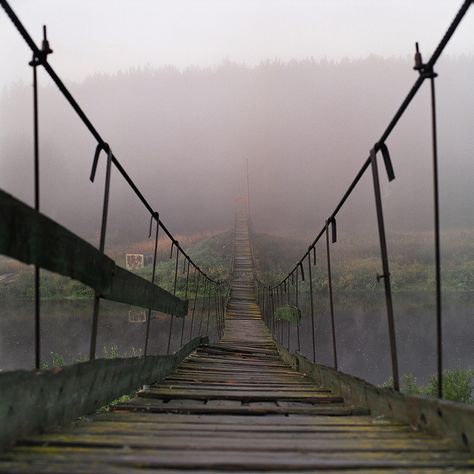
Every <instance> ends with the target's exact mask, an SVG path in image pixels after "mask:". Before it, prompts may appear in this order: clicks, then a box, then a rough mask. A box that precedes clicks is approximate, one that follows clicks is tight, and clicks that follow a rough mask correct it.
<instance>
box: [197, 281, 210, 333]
mask: <svg viewBox="0 0 474 474" xmlns="http://www.w3.org/2000/svg"><path fill="white" fill-rule="evenodd" d="M207 287H208V281H207V278H206V279H205V280H204V291H203V294H202V307H201V314H200V317H199V335H200V336H201V335H202V334H201V330H202V318H203V315H204V307H205V305H206V291H207Z"/></svg>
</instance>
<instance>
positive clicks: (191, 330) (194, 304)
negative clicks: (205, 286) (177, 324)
mask: <svg viewBox="0 0 474 474" xmlns="http://www.w3.org/2000/svg"><path fill="white" fill-rule="evenodd" d="M196 273H197V278H196ZM194 279H195V281H196V293H195V294H194V302H193V310H192V312H191V327H190V328H189V340H191V339H192V337H193V326H194V313H195V311H196V302H197V297H198V294H199V281H200V279H201V273H200V272H198V269H197V268H194Z"/></svg>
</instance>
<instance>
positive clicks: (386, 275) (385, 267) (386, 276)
mask: <svg viewBox="0 0 474 474" xmlns="http://www.w3.org/2000/svg"><path fill="white" fill-rule="evenodd" d="M370 163H371V167H372V178H373V182H374V196H375V208H376V211H377V224H378V229H379V240H380V254H381V258H382V271H383V274H382V275H378V276H377V279H378V280H380V279H381V278H382V279H383V281H384V287H385V304H386V306H387V319H388V332H389V338H390V353H391V359H392V377H393V388H394V389H395V390H397V391H399V390H400V381H399V375H398V356H397V342H396V334H395V321H394V317H393V302H392V289H391V285H390V268H389V264H388V252H387V240H386V236H385V224H384V218H383V207H382V195H381V192H380V181H379V173H378V168H377V151H376V149H375V147H374V148H372V150H371V151H370Z"/></svg>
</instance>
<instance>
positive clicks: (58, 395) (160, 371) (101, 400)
mask: <svg viewBox="0 0 474 474" xmlns="http://www.w3.org/2000/svg"><path fill="white" fill-rule="evenodd" d="M202 341H203V338H202V337H197V338H195V339H193V340H192V341H190V342H189V343H188V344H186V345H185V346H184V347H183V348H181V349H180V350H179V351H178V352H176V353H174V354H170V355H166V356H147V357H133V358H128V359H109V360H105V359H101V360H93V361H89V362H82V363H79V364H74V365H71V366H67V367H64V368H61V369H52V370H47V371H46V370H42V371H38V372H29V371H25V370H18V371H13V372H4V373H0V393H1V394H2V395H1V397H0V427H1V429H0V448H4V447H5V446H8V445H9V444H11V442H12V441H13V440H15V439H17V438H19V437H20V436H25V435H27V434H29V433H32V432H36V431H40V430H44V429H45V428H46V427H48V426H51V425H56V424H64V423H67V422H69V421H71V420H72V419H74V418H76V417H78V416H82V415H85V414H88V413H91V412H93V411H95V410H97V409H98V408H99V407H101V406H103V405H106V404H107V403H109V402H110V401H112V400H114V399H116V398H118V397H120V396H121V395H123V394H125V393H130V392H132V391H134V390H136V389H138V388H139V387H141V386H142V385H144V384H150V383H151V382H154V381H156V380H159V379H161V378H163V377H165V376H166V375H168V374H169V373H171V372H172V371H173V369H174V368H175V367H176V366H177V365H178V364H179V363H180V362H181V361H182V360H183V359H184V358H185V357H187V356H188V355H189V354H190V353H191V352H192V351H193V350H195V349H196V347H197V346H199V344H200V343H201V342H202Z"/></svg>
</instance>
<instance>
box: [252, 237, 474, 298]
mask: <svg viewBox="0 0 474 474" xmlns="http://www.w3.org/2000/svg"><path fill="white" fill-rule="evenodd" d="M323 244H324V242H321V245H319V244H318V245H317V248H316V255H317V265H316V267H312V272H313V289H314V290H315V291H326V290H327V269H326V268H327V267H326V250H325V245H323ZM253 247H254V256H255V260H256V263H257V269H258V274H259V279H260V280H261V281H263V282H265V283H266V284H269V285H275V284H277V283H279V282H280V281H281V280H282V279H283V278H284V277H286V275H287V274H288V272H289V271H290V270H292V269H293V268H294V265H295V264H296V262H297V261H299V259H300V258H301V257H302V256H303V255H304V253H305V252H306V250H307V248H308V247H307V242H306V241H300V240H295V239H285V238H282V237H275V236H272V235H268V234H254V235H253ZM388 250H389V259H390V274H391V283H392V290H393V291H395V292H397V291H434V288H435V269H434V258H433V238H432V235H431V233H429V232H413V233H399V234H394V235H392V236H391V239H390V240H389V241H388ZM331 266H332V279H333V288H334V290H335V291H353V292H373V291H382V290H383V283H381V282H377V279H376V276H377V274H380V273H382V271H381V261H380V250H379V246H378V242H377V240H374V236H373V235H367V236H365V237H364V236H360V235H359V236H358V237H357V238H356V237H355V236H351V235H350V234H344V233H340V234H339V237H338V242H337V243H335V244H331ZM304 271H305V275H306V277H307V273H308V262H307V260H305V262H304ZM300 281H301V277H300ZM442 288H443V290H444V291H459V292H470V291H473V290H474V231H471V230H466V231H454V230H453V231H450V232H447V233H445V235H444V239H443V248H442Z"/></svg>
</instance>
